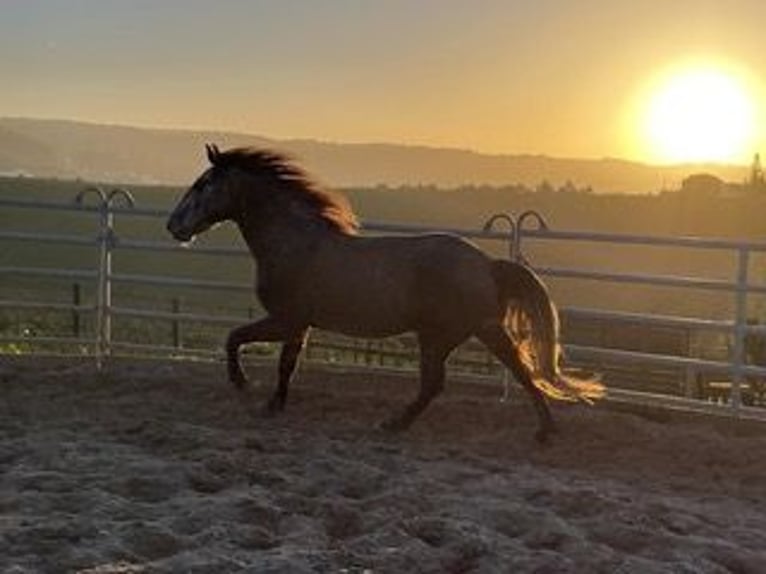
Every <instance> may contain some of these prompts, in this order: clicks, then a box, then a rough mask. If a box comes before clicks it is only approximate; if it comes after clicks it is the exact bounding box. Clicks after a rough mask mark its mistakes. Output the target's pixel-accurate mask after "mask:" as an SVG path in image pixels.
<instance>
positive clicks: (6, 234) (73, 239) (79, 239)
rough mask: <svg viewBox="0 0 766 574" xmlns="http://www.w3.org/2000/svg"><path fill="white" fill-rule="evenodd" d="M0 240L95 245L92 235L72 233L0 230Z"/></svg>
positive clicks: (96, 244) (96, 243)
mask: <svg viewBox="0 0 766 574" xmlns="http://www.w3.org/2000/svg"><path fill="white" fill-rule="evenodd" d="M0 240H6V241H26V242H33V243H56V244H58V245H79V246H88V247H97V246H98V241H97V240H96V238H94V237H93V236H91V237H86V236H83V235H76V234H73V233H26V232H23V231H0Z"/></svg>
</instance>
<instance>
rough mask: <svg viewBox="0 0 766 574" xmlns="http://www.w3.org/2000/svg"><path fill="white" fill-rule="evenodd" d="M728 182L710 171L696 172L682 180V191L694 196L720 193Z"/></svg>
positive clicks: (708, 195)
mask: <svg viewBox="0 0 766 574" xmlns="http://www.w3.org/2000/svg"><path fill="white" fill-rule="evenodd" d="M725 187H726V183H725V182H724V181H723V180H722V179H721V178H720V177H716V176H714V175H712V174H710V173H695V174H693V175H690V176H689V177H687V178H686V179H684V180H683V182H681V193H683V194H684V195H687V194H688V195H690V196H694V197H700V196H705V197H710V196H715V195H719V194H720V193H721V192H722V191H723V190H724V188H725Z"/></svg>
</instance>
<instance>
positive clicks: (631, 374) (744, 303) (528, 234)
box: [0, 188, 766, 418]
mask: <svg viewBox="0 0 766 574" xmlns="http://www.w3.org/2000/svg"><path fill="white" fill-rule="evenodd" d="M91 199H93V200H94V201H91ZM0 207H2V208H4V209H15V210H31V211H34V212H48V213H50V212H77V213H85V214H91V215H93V216H97V219H98V231H97V233H96V234H95V235H93V234H84V233H81V232H80V233H42V232H40V231H39V230H35V229H25V230H15V231H9V230H3V231H0V248H5V247H3V246H4V245H5V246H8V245H11V244H14V243H16V244H18V243H31V244H34V245H37V246H39V248H40V249H46V247H47V248H50V246H51V245H55V246H62V245H66V246H72V247H77V248H90V249H91V250H93V249H94V248H96V249H97V256H96V257H94V260H93V261H89V260H87V259H84V261H86V265H84V266H83V267H81V268H78V269H71V268H62V267H57V266H47V267H43V266H39V265H31V266H19V265H9V266H0V277H3V278H12V277H29V278H36V279H41V280H42V279H55V280H62V279H63V280H67V281H76V282H77V284H76V286H75V287H73V290H72V300H71V302H61V301H57V302H51V301H46V300H44V299H39V298H35V297H34V295H35V294H34V293H33V294H32V298H31V299H30V298H29V297H25V298H19V297H13V296H11V297H6V298H3V299H2V300H0V311H2V310H5V311H13V312H30V313H32V312H42V311H45V312H57V313H68V314H71V316H72V322H73V325H74V326H75V328H73V331H72V334H71V336H50V335H47V334H46V333H34V334H30V333H25V332H23V331H22V332H18V331H17V332H6V333H4V334H2V336H0V345H4V346H2V347H0V349H2V351H3V352H5V353H9V352H22V351H27V352H38V351H39V350H40V349H41V348H43V347H44V346H45V345H54V346H56V348H59V349H65V348H66V349H69V350H70V351H69V352H72V350H74V352H78V353H84V354H86V355H88V356H91V355H92V356H93V357H94V359H95V361H96V362H97V364H98V366H99V368H103V367H104V366H105V364H106V362H107V360H108V358H109V357H110V356H114V355H121V354H127V353H131V354H135V353H144V352H145V353H152V354H155V355H156V354H159V355H162V356H168V357H170V356H172V357H201V356H207V357H215V356H220V353H221V351H220V349H219V348H214V347H205V348H188V347H187V346H185V345H183V344H182V342H181V340H180V339H181V337H180V336H179V330H180V326H181V325H184V324H187V323H197V324H205V325H218V326H229V325H232V326H233V325H236V324H241V323H242V322H244V321H246V320H247V319H248V317H246V316H244V314H236V315H227V314H221V313H208V312H203V313H200V312H197V313H190V312H184V311H182V310H181V308H180V305H177V304H174V305H173V306H172V308H170V309H165V310H160V309H157V308H140V307H134V306H126V305H124V304H122V303H121V301H115V300H114V298H113V286H114V285H115V284H126V285H143V286H163V287H166V288H172V289H175V290H179V291H181V290H187V289H196V290H206V291H210V292H222V293H226V292H230V293H236V292H243V293H247V292H250V291H252V284H251V282H244V281H243V282H226V281H218V280H209V279H204V280H203V279H199V278H192V277H180V276H177V275H175V276H174V275H170V274H136V273H116V272H114V271H113V266H112V261H113V258H114V257H119V254H120V252H127V251H133V252H138V253H141V252H146V253H165V254H167V257H169V258H175V257H184V256H186V255H187V254H189V253H193V254H196V255H201V256H215V257H234V258H238V257H247V256H248V254H247V252H246V251H245V250H244V248H242V247H239V246H237V247H229V246H214V245H202V246H197V247H193V248H184V247H181V246H179V245H178V244H177V243H175V242H170V241H161V240H151V239H146V238H141V237H127V236H121V235H119V234H118V233H117V232H116V230H115V218H120V219H121V220H122V219H123V218H125V219H127V218H136V217H141V218H149V219H150V220H152V221H155V220H156V222H157V226H163V225H164V219H165V217H166V215H167V214H166V212H165V211H164V210H160V209H145V208H139V207H137V206H136V205H135V202H134V200H133V197H132V195H131V194H130V193H129V192H128V191H126V190H124V189H119V188H118V189H113V190H111V191H109V192H105V191H104V190H103V189H101V188H89V189H87V190H85V191H83V192H82V193H80V194H79V195H78V196H77V197H76V199H75V201H73V202H72V203H52V202H45V203H41V202H32V201H26V200H20V199H0ZM499 225H504V226H505V229H504V230H501V231H498V230H496V227H497V226H499ZM363 231H364V233H370V234H398V233H421V232H428V231H440V232H444V231H447V232H452V233H457V234H459V235H462V236H464V237H467V238H470V239H475V240H481V241H488V242H494V243H500V244H502V245H503V248H504V249H507V253H508V256H509V257H511V258H513V259H523V258H524V250H525V247H526V246H527V245H529V244H530V243H550V244H553V245H555V246H568V245H571V244H573V243H583V242H585V243H595V244H602V245H604V246H617V245H622V246H625V245H638V246H653V247H656V248H673V247H683V248H687V249H692V250H708V251H709V250H715V251H719V252H724V253H726V254H728V255H730V256H731V257H732V258H733V259H734V262H735V267H736V273H735V276H734V277H732V278H731V279H720V278H710V277H696V276H695V277H688V276H679V275H672V274H670V275H669V274H648V273H624V272H612V271H601V270H587V269H582V268H575V267H567V268H564V267H541V266H535V268H536V270H537V271H538V272H539V273H540V274H541V275H543V276H544V277H546V278H555V279H556V280H557V281H571V280H578V281H582V280H586V281H594V282H599V283H608V284H614V285H620V284H633V285H651V286H663V287H672V288H677V289H684V290H689V289H693V290H705V291H714V292H720V293H724V294H728V295H730V296H731V297H732V298H733V309H734V313H733V315H732V316H731V317H728V318H725V319H710V318H697V317H681V316H674V315H667V314H662V315H659V314H647V313H628V312H623V311H617V310H609V309H592V308H580V307H566V308H563V309H562V316H563V318H564V320H565V321H564V322H565V326H566V325H569V324H574V323H577V322H580V323H581V324H583V323H589V322H590V324H594V323H600V324H605V325H610V324H611V325H618V326H619V325H624V324H630V325H637V326H640V327H641V328H642V329H644V331H643V332H644V333H651V330H652V329H663V328H665V329H676V330H679V331H680V332H685V333H697V332H716V333H721V334H723V335H725V336H726V337H728V338H729V340H731V341H732V344H731V345H730V348H729V349H728V357H727V358H726V359H725V360H713V359H709V358H700V357H695V356H691V355H690V354H689V353H664V352H647V351H641V350H631V349H620V348H614V347H613V346H609V345H594V344H582V343H578V342H576V341H575V342H568V343H567V344H566V345H565V350H566V353H567V356H568V357H569V358H570V359H571V361H570V362H571V363H573V364H575V365H578V366H580V367H581V368H597V367H605V366H606V368H605V369H604V370H605V371H606V372H605V379H606V380H605V382H606V383H607V385H608V386H609V387H610V397H611V398H612V399H613V400H625V401H631V402H640V403H650V404H660V405H666V406H671V407H676V408H685V409H694V410H704V411H712V412H716V413H724V414H732V415H735V416H740V417H743V416H745V417H755V418H766V416H765V414H766V409H765V408H762V407H763V406H766V405H764V402H766V397H765V396H764V395H766V387H764V383H763V381H764V380H766V368H764V366H763V365H758V364H748V362H747V352H746V344H747V341H748V340H749V338H750V339H752V338H759V337H763V338H765V339H764V340H766V326H763V325H761V324H752V323H751V322H749V321H748V312H747V310H748V298H749V297H753V296H756V295H764V294H766V285H763V284H755V283H753V282H752V281H751V277H750V268H751V259H752V258H753V256H754V255H757V254H762V253H766V242H749V241H733V240H723V239H710V238H691V237H658V236H638V235H625V234H606V233H586V232H573V231H557V230H553V229H550V228H549V227H548V226H547V225H546V223H545V220H544V219H543V217H541V216H540V215H539V214H538V213H536V212H532V211H527V212H524V213H522V214H521V215H520V216H519V217H514V216H513V215H511V214H496V215H493V216H492V217H490V218H489V219H488V220H487V221H486V223H485V224H484V225H483V226H482V227H477V228H476V229H444V228H438V229H436V228H425V227H415V226H404V225H398V224H384V223H379V222H365V223H364V225H363ZM0 252H1V251H0ZM1 262H2V260H1V259H0V263H1ZM82 283H85V284H89V285H91V287H92V289H93V291H94V293H95V297H93V300H92V301H91V302H89V303H88V302H83V297H82V295H81V292H80V288H79V285H80V284H82ZM555 298H556V293H555V292H554V299H555ZM82 317H91V318H92V320H93V324H94V328H93V329H92V331H91V332H90V333H83V332H82V329H80V328H79V325H80V320H81V318H82ZM120 317H123V318H131V319H134V320H139V321H140V320H146V321H149V320H151V321H157V320H161V321H167V322H169V323H171V324H172V326H173V333H174V335H173V337H172V339H173V340H172V342H171V343H170V344H167V345H157V344H154V343H142V342H138V343H137V342H127V341H123V340H119V339H118V338H115V337H114V333H113V327H112V322H113V319H115V318H120ZM565 335H566V333H565ZM20 345H24V347H23V348H22V347H20ZM308 352H309V355H310V357H311V358H313V359H315V360H316V359H317V358H319V357H324V358H325V359H327V357H328V353H329V356H330V357H331V360H333V361H335V362H350V363H354V362H355V363H362V364H366V365H371V364H377V365H383V366H385V365H386V363H387V361H388V365H389V366H391V365H394V366H398V367H400V368H412V367H413V366H414V365H415V349H414V343H413V342H412V340H411V339H407V338H404V339H400V340H399V341H398V343H396V344H394V345H390V344H389V345H387V346H385V345H377V344H376V343H372V342H356V341H352V340H350V339H344V338H340V339H339V338H332V337H319V338H318V339H317V340H316V341H315V342H314V343H313V344H312V345H310V347H309V350H308ZM477 353H478V351H476V350H475V349H470V348H469V349H468V350H467V351H466V353H464V354H463V362H464V363H465V364H467V365H469V367H470V366H473V367H475V369H474V371H475V372H477V373H484V374H485V375H491V376H493V377H496V376H497V375H496V374H494V373H497V372H499V371H501V369H499V368H498V367H497V365H496V364H493V362H492V360H490V359H489V358H488V357H487V356H481V355H480V354H477ZM663 369H665V370H668V369H670V370H672V371H673V372H674V373H676V375H678V373H681V375H680V376H681V378H683V379H684V380H683V381H681V383H680V384H679V385H676V386H673V385H671V386H669V387H668V388H666V389H664V390H663V389H662V388H660V389H659V392H658V389H657V388H652V387H646V386H645V385H642V380H643V379H646V380H649V379H651V377H652V376H654V375H655V374H656V373H658V372H660V371H662V370H663ZM469 370H471V369H469ZM620 372H621V373H622V377H623V379H625V378H627V379H630V380H632V382H633V383H634V384H628V385H623V386H622V388H621V387H620V385H617V386H615V385H613V384H611V383H612V381H611V380H610V373H618V374H619V373H620ZM615 378H617V376H616V375H615ZM690 381H694V382H695V384H696V385H697V388H696V390H694V389H692V390H691V391H690V388H692V387H694V384H692V385H690ZM679 389H680V390H679Z"/></svg>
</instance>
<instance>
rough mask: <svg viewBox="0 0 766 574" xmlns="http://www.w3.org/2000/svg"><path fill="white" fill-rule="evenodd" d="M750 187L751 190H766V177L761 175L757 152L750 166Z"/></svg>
mask: <svg viewBox="0 0 766 574" xmlns="http://www.w3.org/2000/svg"><path fill="white" fill-rule="evenodd" d="M748 184H749V186H750V189H751V190H753V191H763V190H766V178H764V175H763V167H762V166H761V154H759V153H757V154H755V156H754V157H753V163H752V165H751V166H750V181H748Z"/></svg>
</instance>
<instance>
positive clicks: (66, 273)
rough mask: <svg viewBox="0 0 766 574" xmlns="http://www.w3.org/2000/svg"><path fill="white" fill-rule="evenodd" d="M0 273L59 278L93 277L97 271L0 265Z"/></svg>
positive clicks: (95, 276) (96, 274) (96, 275)
mask: <svg viewBox="0 0 766 574" xmlns="http://www.w3.org/2000/svg"><path fill="white" fill-rule="evenodd" d="M0 275H21V276H25V277H51V278H60V279H95V278H97V277H98V272H97V271H88V270H85V269H58V268H56V267H0Z"/></svg>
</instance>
